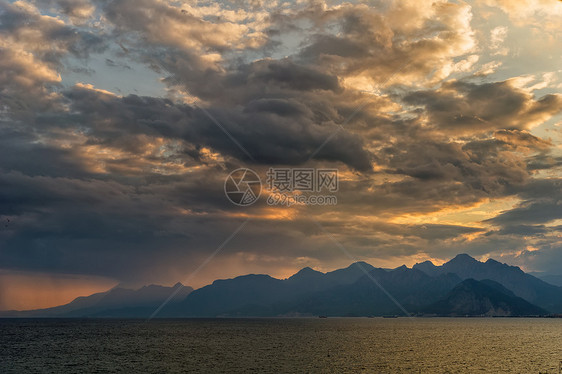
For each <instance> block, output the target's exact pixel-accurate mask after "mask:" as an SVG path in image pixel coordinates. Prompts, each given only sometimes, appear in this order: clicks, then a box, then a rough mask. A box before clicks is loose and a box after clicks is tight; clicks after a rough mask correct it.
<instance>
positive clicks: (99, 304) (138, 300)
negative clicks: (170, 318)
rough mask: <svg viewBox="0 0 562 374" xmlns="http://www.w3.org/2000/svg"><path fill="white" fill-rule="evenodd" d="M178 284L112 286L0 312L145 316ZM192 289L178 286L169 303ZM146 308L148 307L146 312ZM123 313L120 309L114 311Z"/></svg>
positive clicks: (181, 297)
mask: <svg viewBox="0 0 562 374" xmlns="http://www.w3.org/2000/svg"><path fill="white" fill-rule="evenodd" d="M178 287H181V284H180V283H178V284H176V285H174V286H173V287H165V286H158V285H149V286H144V287H142V288H140V289H138V290H131V289H126V288H121V287H115V288H113V289H111V290H109V291H106V292H101V293H96V294H93V295H90V296H81V297H77V298H76V299H74V300H73V301H72V302H70V303H68V304H65V305H61V306H57V307H54V308H47V309H37V310H29V311H6V312H0V316H2V317H93V316H105V315H113V314H116V313H114V312H113V311H116V310H128V311H129V312H128V314H126V315H127V316H129V317H140V318H145V317H148V316H150V314H151V313H152V312H153V311H154V310H155V309H156V308H157V307H158V306H160V304H161V303H162V302H164V301H165V300H166V299H167V298H168V297H169V296H170V295H171V294H172V293H173V292H174V291H175V290H176V289H177V288H178ZM191 291H193V289H192V288H191V287H182V288H181V289H180V291H179V292H178V293H177V294H176V295H175V297H174V299H173V300H172V301H171V305H173V304H175V303H177V302H178V301H180V300H183V299H185V297H186V296H187V295H189V293H191ZM146 310H151V312H150V313H148V314H146ZM118 314H120V315H124V314H123V313H122V312H121V313H118Z"/></svg>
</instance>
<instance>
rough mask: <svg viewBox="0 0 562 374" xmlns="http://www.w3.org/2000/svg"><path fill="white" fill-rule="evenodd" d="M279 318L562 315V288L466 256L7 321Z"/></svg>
mask: <svg viewBox="0 0 562 374" xmlns="http://www.w3.org/2000/svg"><path fill="white" fill-rule="evenodd" d="M172 294H173V295H174V296H173V297H172V298H171V299H170V300H168V302H166V303H165V305H164V306H163V307H162V308H161V309H160V310H159V312H158V315H157V317H174V318H183V317H279V316H285V317H290V316H293V317H294V316H385V315H392V316H394V315H425V316H540V315H548V314H559V313H562V287H558V286H555V285H552V284H549V283H546V282H544V281H542V280H540V279H538V278H536V277H534V276H532V275H530V274H526V273H525V272H523V271H522V270H521V269H520V268H518V267H516V266H509V265H507V264H502V263H500V262H497V261H495V260H491V259H490V260H488V261H486V262H480V261H477V260H476V259H474V258H472V257H470V256H469V255H466V254H460V255H457V256H456V257H455V258H453V259H452V260H450V261H449V262H447V263H445V264H443V265H441V266H436V265H434V264H433V263H431V262H429V261H426V262H423V263H419V264H416V265H414V266H413V267H412V268H408V267H406V266H401V267H398V268H396V269H382V268H376V267H373V266H371V265H369V264H367V263H365V262H356V263H353V264H351V265H350V266H349V267H347V268H344V269H339V270H335V271H331V272H327V273H322V272H319V271H316V270H313V269H311V268H309V267H306V268H304V269H302V270H300V271H299V272H298V273H296V274H294V275H293V276H291V277H289V278H287V279H276V278H273V277H270V276H269V275H259V274H249V275H244V276H239V277H236V278H233V279H221V280H216V281H214V282H213V283H212V284H210V285H207V286H205V287H202V288H199V289H197V290H193V289H192V288H191V287H186V286H183V285H181V284H180V283H178V284H176V285H175V286H173V287H163V286H156V285H150V286H145V287H142V288H140V289H138V290H130V289H125V288H119V287H116V288H113V289H111V290H109V291H106V292H103V293H97V294H93V295H90V296H87V297H79V298H77V299H75V300H74V301H72V302H71V303H69V304H66V305H62V306H58V307H54V308H48V309H40V310H31V311H5V312H0V317H64V318H66V317H93V318H96V317H116V318H148V317H149V316H151V315H152V314H153V313H154V311H155V310H156V309H157V308H159V307H160V306H161V305H162V304H163V303H164V302H165V301H166V300H167V299H168V298H170V296H171V295H172Z"/></svg>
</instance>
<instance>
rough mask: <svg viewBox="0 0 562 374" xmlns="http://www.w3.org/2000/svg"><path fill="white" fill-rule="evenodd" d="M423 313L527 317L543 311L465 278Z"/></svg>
mask: <svg viewBox="0 0 562 374" xmlns="http://www.w3.org/2000/svg"><path fill="white" fill-rule="evenodd" d="M422 311H423V312H425V313H432V314H437V315H447V316H466V315H468V316H481V315H484V316H526V315H527V316H528V315H544V314H547V311H546V310H544V309H542V308H540V307H538V306H536V305H533V304H531V303H529V302H528V301H526V300H524V299H522V298H520V297H517V296H515V295H514V294H513V293H512V292H511V291H509V290H507V289H506V288H505V287H503V286H502V285H501V284H499V283H497V282H494V281H491V280H484V281H477V280H474V279H466V280H464V281H462V282H461V283H459V284H458V285H457V286H455V288H453V290H451V291H450V292H449V293H448V294H447V295H446V296H445V297H444V298H443V299H442V300H439V301H438V302H436V303H434V304H432V305H430V306H428V307H426V308H423V309H422Z"/></svg>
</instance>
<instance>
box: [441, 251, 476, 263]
mask: <svg viewBox="0 0 562 374" xmlns="http://www.w3.org/2000/svg"><path fill="white" fill-rule="evenodd" d="M476 263H480V261H478V260H476V259H475V258H474V257H472V256H470V255H467V254H466V253H461V254H458V255H456V256H455V258H453V259H452V260H450V261H449V262H447V263H446V264H445V265H447V264H451V265H452V264H454V265H464V264H476Z"/></svg>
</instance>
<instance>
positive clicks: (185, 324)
mask: <svg viewBox="0 0 562 374" xmlns="http://www.w3.org/2000/svg"><path fill="white" fill-rule="evenodd" d="M561 361H562V319H544V318H529V319H526V318H406V317H404V318H276V319H176V320H173V319H153V320H150V321H145V320H116V319H85V320H81V319H0V373H18V374H19V373H338V374H339V373H535V374H536V373H560V372H561V371H562V370H561V366H560V365H561Z"/></svg>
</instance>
